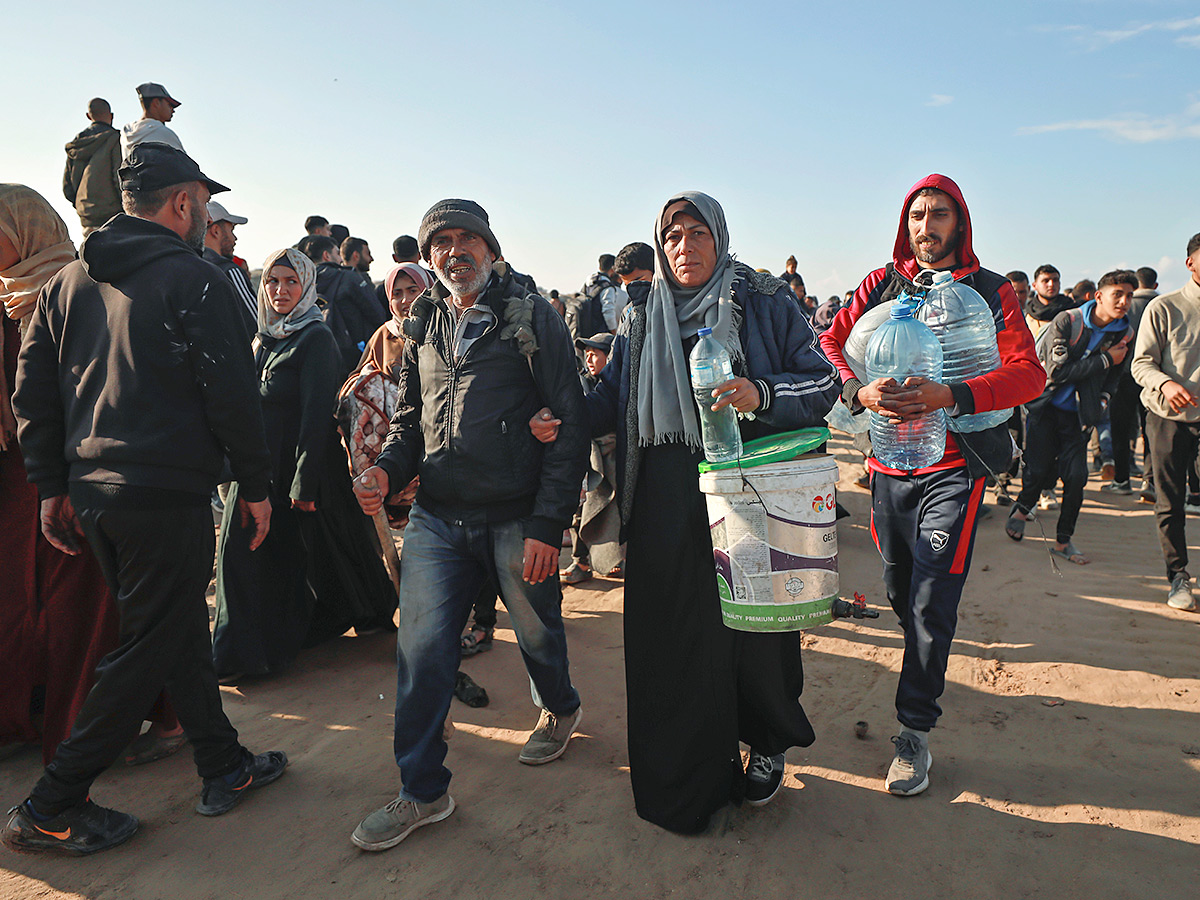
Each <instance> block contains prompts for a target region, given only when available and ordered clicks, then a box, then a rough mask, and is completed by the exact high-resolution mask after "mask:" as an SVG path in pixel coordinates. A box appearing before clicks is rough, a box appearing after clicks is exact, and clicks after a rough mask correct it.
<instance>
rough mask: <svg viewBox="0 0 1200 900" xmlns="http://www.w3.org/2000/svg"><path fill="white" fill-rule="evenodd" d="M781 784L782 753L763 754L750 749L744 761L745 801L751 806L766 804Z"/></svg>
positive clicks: (776, 792) (777, 791)
mask: <svg viewBox="0 0 1200 900" xmlns="http://www.w3.org/2000/svg"><path fill="white" fill-rule="evenodd" d="M781 784H783V754H782V753H778V754H776V755H775V756H764V755H763V754H761V753H759V752H758V751H757V750H751V751H750V761H749V762H748V763H746V802H747V803H749V804H750V805H751V806H766V805H767V804H768V803H770V802H771V800H772V798H773V797H774V796H775V795H776V794H778V793H779V786H780V785H781Z"/></svg>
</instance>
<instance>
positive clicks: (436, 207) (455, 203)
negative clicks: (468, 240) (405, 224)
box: [417, 200, 500, 262]
mask: <svg viewBox="0 0 1200 900" xmlns="http://www.w3.org/2000/svg"><path fill="white" fill-rule="evenodd" d="M445 228H461V229H463V230H464V231H469V232H471V233H472V234H477V235H479V236H480V237H481V238H483V239H484V240H485V241H487V245H488V247H489V248H491V251H492V253H493V254H494V255H495V256H496V258H497V259H499V258H500V242H499V241H498V240H496V236H495V235H494V234H492V227H491V225H490V224H488V214H487V211H486V210H485V209H484V208H483V207H482V206H480V205H479V204H478V203H476V202H475V201H474V200H439V201H438V202H437V203H435V204H433V206H431V207H429V211H428V212H427V213H425V215H424V216H423V217H422V218H421V229H420V231H418V232H417V243H418V244H420V246H421V258H422V259H423V260H425V261H426V262H429V244H430V242H431V241H432V240H433V236H434V235H435V234H437V233H438V232H439V231H441V230H443V229H445Z"/></svg>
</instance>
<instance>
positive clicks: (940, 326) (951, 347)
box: [916, 272, 1012, 432]
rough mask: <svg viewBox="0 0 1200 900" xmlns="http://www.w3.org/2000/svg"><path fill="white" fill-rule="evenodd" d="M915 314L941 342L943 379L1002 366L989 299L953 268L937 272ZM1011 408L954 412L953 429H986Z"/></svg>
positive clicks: (955, 380) (953, 379)
mask: <svg viewBox="0 0 1200 900" xmlns="http://www.w3.org/2000/svg"><path fill="white" fill-rule="evenodd" d="M916 317H917V318H918V319H920V320H921V321H922V322H924V323H925V324H926V325H928V326H929V330H930V331H932V332H933V334H934V336H935V337H936V338H937V339H938V343H939V344H941V345H942V378H941V380H942V382H943V383H944V384H958V383H959V382H962V381H966V380H967V379H968V378H974V377H975V376H976V375H982V374H984V373H985V372H991V371H992V370H993V369H998V368H1000V350H999V349H998V348H997V346H996V320H995V319H994V318H993V317H992V309H991V307H990V306H988V305H987V301H986V300H984V299H983V297H981V296H979V294H978V293H976V291H975V290H974V289H972V288H971V287H969V286H967V285H965V284H960V283H956V282H955V281H954V276H953V275H952V274H951V273H950V272H935V273H934V274H933V286H932V287H931V288H930V289H929V293H928V294H926V295H925V299H924V302H922V303H921V306H920V308H919V309H918V310H917V314H916ZM1011 415H1012V410H1011V409H995V410H989V411H987V412H981V413H972V414H971V415H969V416H951V417H949V418H948V419H947V424H948V426H949V428H950V430H951V431H960V432H961V431H983V430H984V429H985V428H991V427H992V426H993V425H999V424H1000V423H1001V422H1007V421H1008V419H1009V417H1010V416H1011Z"/></svg>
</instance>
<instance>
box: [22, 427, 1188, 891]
mask: <svg viewBox="0 0 1200 900" xmlns="http://www.w3.org/2000/svg"><path fill="white" fill-rule="evenodd" d="M836 449H837V452H838V455H839V459H840V460H841V461H842V462H844V463H846V465H843V466H842V485H841V487H842V491H841V498H842V501H843V503H844V504H845V505H846V506H847V507H848V508H849V509H850V510H851V512H852V513H853V517H852V518H850V519H846V520H844V521H843V523H842V528H841V530H840V552H841V570H842V593H843V595H844V596H850V595H851V594H852V592H853V591H856V590H857V591H861V592H862V593H864V594H865V595H866V596H867V598H868V601H869V602H870V603H871V605H872V606H875V607H877V608H881V609H882V612H883V614H882V616H881V617H880V618H879V619H877V620H867V621H864V622H861V623H846V622H842V623H834V624H832V625H828V626H824V627H822V628H819V629H815V630H813V631H812V632H811V633H810V634H809V635H808V636H807V638H806V639H805V659H804V661H805V667H806V669H807V672H808V679H807V684H806V686H805V691H804V698H803V699H804V703H805V706H806V708H807V709H808V711H809V715H810V716H811V718H812V720H813V723H814V725H815V727H816V729H817V742H816V743H815V744H814V745H813V746H812V747H809V748H807V749H793V750H792V751H791V752H789V753H788V756H787V762H788V767H787V775H786V777H785V779H784V789H783V790H782V791H781V792H780V794H779V796H778V797H777V798H776V799H775V801H774V802H773V803H772V804H771V805H770V806H768V807H765V808H763V809H758V810H753V809H749V808H745V809H743V810H740V811H735V812H733V813H732V814H731V815H730V816H729V817H728V819H727V820H726V821H724V822H722V823H718V825H717V826H716V827H715V828H714V829H713V830H712V833H710V834H707V835H704V836H700V837H692V838H684V837H678V836H675V835H672V834H668V833H666V832H663V831H661V830H659V829H657V828H655V827H653V826H651V825H649V824H647V823H645V822H643V821H641V820H640V819H638V818H637V816H636V815H635V814H634V811H633V803H632V799H631V796H630V792H629V785H628V778H627V769H626V751H625V697H624V679H623V665H622V657H621V646H622V643H621V600H622V591H621V585H620V583H619V582H615V581H605V580H596V581H593V582H591V583H588V584H585V585H582V586H581V587H579V588H569V589H567V591H566V599H565V613H566V617H567V620H568V623H567V628H568V634H569V637H570V642H571V654H572V663H573V676H574V679H575V681H576V684H577V685H578V686H579V688H580V691H581V693H582V695H583V702H584V722H583V730H582V734H581V735H580V736H579V737H577V738H576V739H575V741H574V742H572V744H571V747H570V749H569V750H568V752H567V754H566V756H564V757H563V759H562V760H560V761H558V762H556V763H554V764H552V765H549V766H545V767H541V768H529V767H526V766H522V765H519V764H518V763H517V760H516V757H517V752H518V749H519V747H520V745H521V744H522V743H523V741H524V739H525V737H526V735H527V732H528V730H529V729H530V728H532V726H533V724H534V722H535V720H536V715H535V711H534V709H533V707H532V705H531V703H530V699H529V690H528V682H527V680H526V678H525V676H524V673H523V670H522V667H521V662H520V656H519V654H518V652H517V648H516V645H515V642H514V640H513V636H512V632H511V631H509V630H507V628H502V630H501V631H499V632H498V637H499V640H500V643H499V646H498V647H497V648H496V649H495V650H494V651H492V652H490V653H487V654H484V655H481V656H478V657H475V658H473V659H469V660H467V661H465V663H464V665H465V667H466V669H467V671H468V672H470V674H471V675H472V676H473V677H474V678H475V679H476V680H477V681H479V682H480V683H481V684H482V685H484V686H485V687H486V688H487V690H488V692H489V693H490V695H491V705H490V706H488V707H487V708H485V709H478V710H475V709H469V708H467V707H466V706H463V705H462V704H460V703H458V702H457V701H456V702H455V704H454V707H453V715H454V718H455V720H456V722H457V723H458V731H457V734H456V735H455V737H454V738H453V740H452V741H451V744H450V755H449V765H450V767H451V768H452V769H453V770H454V772H455V779H454V783H453V785H452V792H453V794H454V797H455V799H456V801H457V803H458V804H459V808H458V810H457V811H456V812H455V814H454V815H453V816H452V817H451V818H450V819H448V820H447V821H446V822H444V823H441V824H438V825H435V826H432V827H430V828H427V829H422V830H420V831H418V832H416V833H415V834H414V835H413V836H412V837H410V838H409V839H408V840H407V841H406V842H405V843H403V844H401V845H400V846H399V847H397V848H395V849H393V850H390V851H388V852H385V853H382V854H367V853H362V852H360V851H358V850H356V849H355V848H354V847H353V846H352V845H351V844H350V841H349V834H350V831H351V830H352V829H353V828H354V826H355V824H356V823H357V822H358V820H359V819H360V818H361V817H362V816H363V815H364V814H366V813H367V812H369V811H371V810H373V809H374V808H376V807H378V806H380V805H381V804H383V803H384V802H386V801H387V800H388V799H390V798H391V797H392V796H393V795H394V794H395V792H396V790H397V788H398V776H397V770H396V768H395V765H394V763H393V761H392V758H391V753H390V747H391V744H390V741H391V732H392V715H391V707H392V701H393V694H394V664H393V640H392V638H391V637H390V636H388V635H374V636H369V637H364V638H342V639H340V640H339V641H336V642H333V643H331V644H328V645H325V646H323V647H320V648H318V649H316V650H314V651H310V652H308V653H307V654H306V655H305V656H304V657H303V658H302V659H301V661H300V663H299V664H298V665H297V667H296V668H295V669H294V670H293V671H292V672H290V673H289V674H288V675H286V676H285V677H280V678H278V679H276V680H271V681H265V682H261V683H256V684H253V685H247V686H245V687H244V688H242V689H240V690H238V689H224V699H225V705H226V709H227V710H228V712H229V714H230V716H231V718H232V719H233V721H234V723H235V724H236V725H237V727H238V728H239V729H240V731H241V733H242V735H243V739H244V740H245V742H246V743H247V744H248V745H249V746H250V747H252V748H255V749H258V750H263V749H267V748H273V747H278V748H282V749H285V750H286V751H287V752H288V754H289V755H290V757H291V767H290V768H289V770H288V773H287V774H286V776H285V777H284V778H283V779H282V780H281V781H279V782H278V783H277V784H276V785H275V786H272V787H270V788H267V789H265V790H264V791H263V792H262V793H261V794H257V795H255V796H252V797H249V798H248V799H247V801H246V802H245V803H244V804H243V805H241V806H239V807H238V808H237V809H236V810H235V811H233V812H232V813H230V814H229V815H227V816H226V817H224V818H221V819H215V820H210V819H205V818H203V817H201V816H198V815H196V814H195V813H194V812H193V809H192V808H193V806H194V804H195V802H196V797H197V793H198V788H199V784H198V782H197V780H196V778H195V773H194V770H193V769H192V767H191V762H190V760H189V758H188V756H187V755H186V754H181V755H179V756H177V757H175V758H172V759H170V760H167V761H164V762H161V763H157V764H154V765H152V766H148V767H144V768H141V769H124V768H120V769H113V770H112V771H110V772H108V773H107V774H105V775H103V776H102V777H101V778H100V779H99V780H98V781H97V783H96V787H95V790H94V798H95V799H96V800H97V801H98V802H101V803H103V804H105V805H111V806H116V807H118V808H120V809H124V810H128V811H131V812H134V813H136V814H137V815H138V816H139V817H140V818H141V820H142V829H141V831H140V832H139V833H138V835H137V836H136V837H135V838H134V839H133V840H132V841H130V842H129V843H128V844H126V845H125V846H123V847H120V848H117V849H115V850H113V851H110V852H108V853H104V854H102V855H99V856H96V857H93V858H91V859H60V858H45V857H36V856H23V855H18V854H14V853H11V852H8V851H4V850H0V897H4V898H9V897H14V898H15V897H21V898H34V897H37V898H42V897H47V898H49V897H55V898H57V897H88V898H118V897H119V898H171V900H192V898H217V897H221V898H225V897H255V898H273V897H287V898H294V897H339V898H340V897H345V898H359V897H363V898H367V897H414V898H415V897H422V898H428V897H455V898H463V900H466V898H487V900H509V898H513V900H517V898H520V900H525V898H528V897H569V896H583V895H612V896H619V897H637V898H643V897H645V898H651V897H710V896H720V895H722V894H732V895H736V896H746V897H780V898H783V897H787V898H801V897H803V898H807V897H877V896H898V895H907V896H913V897H933V898H941V897H967V896H969V897H972V898H991V897H996V898H1005V900H1012V898H1022V897H1053V898H1088V900H1092V898H1110V897H1111V898H1118V897H1121V898H1123V897H1184V896H1193V895H1194V893H1193V892H1194V891H1195V890H1196V883H1197V873H1198V872H1200V791H1198V790H1197V787H1198V785H1200V727H1198V724H1200V716H1198V713H1200V680H1198V679H1197V665H1196V659H1197V646H1198V644H1200V616H1198V615H1195V614H1187V613H1179V612H1175V611H1173V610H1170V609H1169V608H1168V607H1167V606H1166V605H1165V603H1164V602H1163V601H1164V599H1165V592H1166V584H1165V581H1164V579H1163V576H1162V563H1161V556H1160V553H1159V549H1158V543H1157V538H1156V535H1155V532H1154V527H1153V520H1152V515H1151V512H1150V508H1149V507H1147V506H1144V505H1139V504H1138V503H1137V502H1136V496H1135V497H1132V498H1125V497H1110V496H1108V495H1106V494H1102V493H1101V492H1100V491H1099V490H1098V486H1099V485H1098V483H1097V482H1095V481H1093V482H1092V483H1090V484H1089V489H1088V493H1087V502H1086V504H1085V507H1084V512H1083V515H1082V517H1081V521H1080V526H1079V531H1078V534H1077V535H1076V537H1077V543H1078V544H1079V546H1080V547H1082V548H1083V549H1085V550H1086V551H1087V552H1089V553H1090V554H1091V555H1092V557H1093V559H1094V562H1093V563H1092V565H1090V566H1087V567H1082V568H1081V567H1077V566H1070V565H1067V564H1063V566H1062V568H1063V571H1062V572H1061V573H1056V572H1055V571H1054V570H1053V568H1052V567H1051V563H1050V557H1049V555H1048V553H1047V551H1046V548H1047V544H1045V543H1044V542H1043V541H1042V540H1041V538H1040V536H1039V534H1038V528H1037V526H1036V525H1031V526H1030V528H1029V531H1028V536H1027V537H1026V539H1025V541H1024V542H1023V543H1021V544H1014V543H1012V542H1011V541H1009V540H1008V539H1007V538H1006V537H1005V535H1004V532H1003V526H1004V520H1003V517H1002V515H1000V514H999V513H997V514H995V515H993V516H992V517H991V518H989V519H987V520H985V521H984V522H982V524H981V526H980V530H979V537H978V540H977V544H976V550H975V559H974V564H973V567H972V574H971V578H970V580H969V581H968V583H967V588H966V593H965V596H964V598H963V602H962V606H961V610H960V620H959V627H958V638H957V640H956V642H955V647H954V655H953V658H952V660H951V663H950V670H949V684H948V687H947V691H946V694H945V696H944V697H943V700H942V705H943V708H944V710H945V715H944V716H943V719H942V724H941V726H940V727H939V728H938V729H937V730H936V731H935V732H934V735H933V740H932V744H931V747H932V750H933V752H934V756H935V759H936V762H935V764H934V768H933V770H932V786H931V787H930V789H929V790H928V791H927V792H926V793H925V794H922V795H920V796H918V797H913V798H897V797H892V796H890V795H888V794H887V793H886V792H885V791H884V789H883V784H882V777H883V774H884V772H885V771H886V767H887V764H888V762H889V761H890V759H891V753H892V745H891V744H890V743H889V741H888V738H889V736H890V735H892V734H894V733H895V729H896V725H895V720H894V711H893V707H892V700H893V695H894V691H895V683H896V673H897V671H898V669H899V663H900V653H901V637H900V633H899V630H898V627H897V625H896V622H895V618H894V616H893V615H892V614H891V613H890V610H888V609H887V608H886V605H887V604H886V598H885V597H884V595H883V590H882V585H881V582H880V578H879V560H878V556H877V553H876V551H875V548H874V546H873V545H872V543H871V540H870V536H869V532H868V520H867V513H868V510H869V502H868V496H867V494H866V492H865V491H863V490H861V489H859V488H856V487H854V486H853V485H852V484H851V482H852V480H853V478H854V477H855V475H856V474H857V467H856V466H854V465H853V464H851V454H850V452H849V451H848V449H847V445H846V443H845V442H844V441H842V442H837V444H836ZM989 496H990V494H989ZM1054 515H1055V514H1054V513H1050V514H1043V517H1044V518H1047V519H1048V520H1049V524H1047V526H1046V528H1047V531H1048V533H1051V534H1052V533H1053V529H1052V524H1053V517H1054ZM1191 524H1192V531H1193V534H1195V535H1198V536H1200V522H1195V521H1193V522H1192V523H1191ZM1193 546H1194V545H1193ZM1193 552H1196V551H1195V550H1194V549H1193ZM501 625H502V626H506V625H507V620H506V618H505V617H504V615H503V614H502V615H501ZM663 639H664V640H669V639H670V634H669V632H666V633H664V635H663ZM859 720H863V721H866V722H868V723H869V731H868V733H867V735H866V737H865V739H862V740H860V739H857V738H856V737H855V733H854V724H855V722H856V721H859ZM38 769H39V767H38V760H37V759H36V757H35V755H34V754H32V753H27V754H24V755H22V756H20V757H17V758H15V759H13V760H10V761H8V762H6V763H3V764H2V765H0V791H2V793H3V796H4V797H6V798H8V799H9V800H10V801H11V802H12V803H16V802H17V801H18V800H20V799H21V797H22V796H24V794H25V793H26V792H27V790H28V787H29V785H30V784H31V783H32V781H33V780H34V778H35V777H36V775H37V773H38Z"/></svg>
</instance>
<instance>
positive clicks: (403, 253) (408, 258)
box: [392, 234, 421, 265]
mask: <svg viewBox="0 0 1200 900" xmlns="http://www.w3.org/2000/svg"><path fill="white" fill-rule="evenodd" d="M392 262H395V263H406V262H410V263H416V264H417V265H420V264H421V248H420V247H418V246H417V239H416V238H415V237H413V236H412V235H411V234H402V235H400V237H398V238H396V239H395V240H394V241H392Z"/></svg>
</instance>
